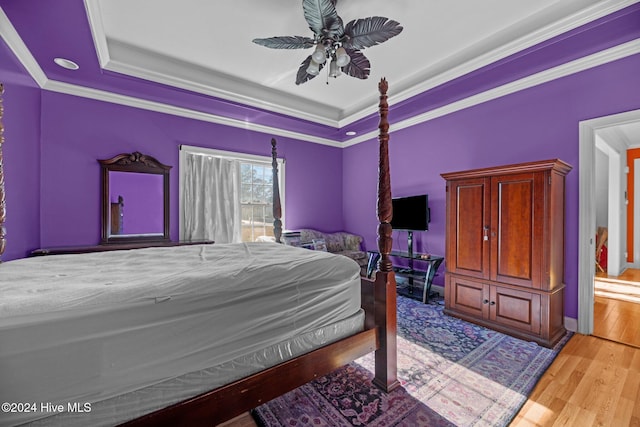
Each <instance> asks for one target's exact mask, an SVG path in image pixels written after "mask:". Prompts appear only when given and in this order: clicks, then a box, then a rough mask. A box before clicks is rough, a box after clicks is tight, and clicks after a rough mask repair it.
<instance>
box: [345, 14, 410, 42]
mask: <svg viewBox="0 0 640 427" xmlns="http://www.w3.org/2000/svg"><path fill="white" fill-rule="evenodd" d="M401 32H402V26H401V25H400V24H399V23H398V22H396V21H394V20H392V19H388V18H384V17H382V16H372V17H370V18H361V19H354V20H353V21H351V22H349V23H348V24H347V26H346V27H345V28H344V35H345V40H344V41H343V46H344V47H349V48H353V49H364V48H366V47H371V46H375V45H377V44H380V43H383V42H385V41H387V40H389V39H390V38H391V37H395V36H397V35H398V34H400V33H401Z"/></svg>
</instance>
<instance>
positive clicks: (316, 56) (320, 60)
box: [311, 44, 327, 64]
mask: <svg viewBox="0 0 640 427" xmlns="http://www.w3.org/2000/svg"><path fill="white" fill-rule="evenodd" d="M311 59H313V60H314V61H315V62H316V63H317V64H324V62H325V61H326V60H327V53H326V52H325V50H324V46H322V45H321V44H319V45H318V46H316V50H315V51H313V53H312V54H311Z"/></svg>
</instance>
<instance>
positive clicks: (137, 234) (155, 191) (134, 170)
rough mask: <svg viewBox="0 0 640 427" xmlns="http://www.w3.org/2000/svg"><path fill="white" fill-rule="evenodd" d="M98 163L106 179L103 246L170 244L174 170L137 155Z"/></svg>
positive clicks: (101, 240) (128, 155)
mask: <svg viewBox="0 0 640 427" xmlns="http://www.w3.org/2000/svg"><path fill="white" fill-rule="evenodd" d="M98 162H99V163H100V168H101V175H102V215H101V216H102V231H101V233H102V235H101V238H100V244H103V245H104V244H109V245H111V244H118V243H121V244H124V243H133V242H168V241H169V171H170V170H171V166H167V165H164V164H162V163H160V162H159V161H158V160H156V159H155V158H153V157H151V156H148V155H145V154H142V153H140V152H137V151H136V152H133V153H123V154H118V155H117V156H115V157H112V158H110V159H105V160H98Z"/></svg>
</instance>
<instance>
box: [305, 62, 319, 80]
mask: <svg viewBox="0 0 640 427" xmlns="http://www.w3.org/2000/svg"><path fill="white" fill-rule="evenodd" d="M307 74H311V75H312V76H317V75H318V74H320V64H318V63H317V62H316V61H314V60H313V57H311V62H309V66H308V67H307Z"/></svg>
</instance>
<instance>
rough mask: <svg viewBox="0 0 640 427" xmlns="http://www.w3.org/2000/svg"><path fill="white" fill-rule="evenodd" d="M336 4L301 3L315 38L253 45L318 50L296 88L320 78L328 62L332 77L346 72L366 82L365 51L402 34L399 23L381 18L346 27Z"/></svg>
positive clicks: (280, 38) (315, 0)
mask: <svg viewBox="0 0 640 427" xmlns="http://www.w3.org/2000/svg"><path fill="white" fill-rule="evenodd" d="M336 1H337V0H302V9H303V11H304V17H305V19H306V20H307V23H308V24H309V28H310V29H311V31H313V33H314V36H313V38H310V37H303V36H277V37H269V38H265V39H253V42H254V43H256V44H259V45H261V46H265V47H268V48H271V49H307V48H315V50H314V51H313V53H312V54H311V55H309V56H308V57H307V58H306V59H305V60H304V61H303V62H302V64H301V65H300V68H299V69H298V74H297V76H296V84H297V85H299V84H302V83H305V82H307V81H309V80H311V79H313V78H314V77H315V76H317V75H318V74H320V70H322V68H323V67H324V66H325V64H326V63H327V62H328V63H329V77H338V76H339V75H340V74H341V72H344V73H345V74H347V75H349V76H351V77H355V78H358V79H366V78H367V77H369V73H370V69H371V64H370V63H369V59H367V57H366V56H364V54H363V53H362V49H364V48H367V47H371V46H375V45H377V44H380V43H382V42H385V41H387V40H389V39H390V38H391V37H394V36H397V35H398V34H400V33H401V32H402V26H401V25H400V24H399V23H398V22H396V21H394V20H392V19H388V18H384V17H381V16H372V17H369V18H360V19H354V20H353V21H350V22H349V23H347V25H343V22H342V18H340V17H339V16H338V13H337V12H336V7H335V6H336Z"/></svg>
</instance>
